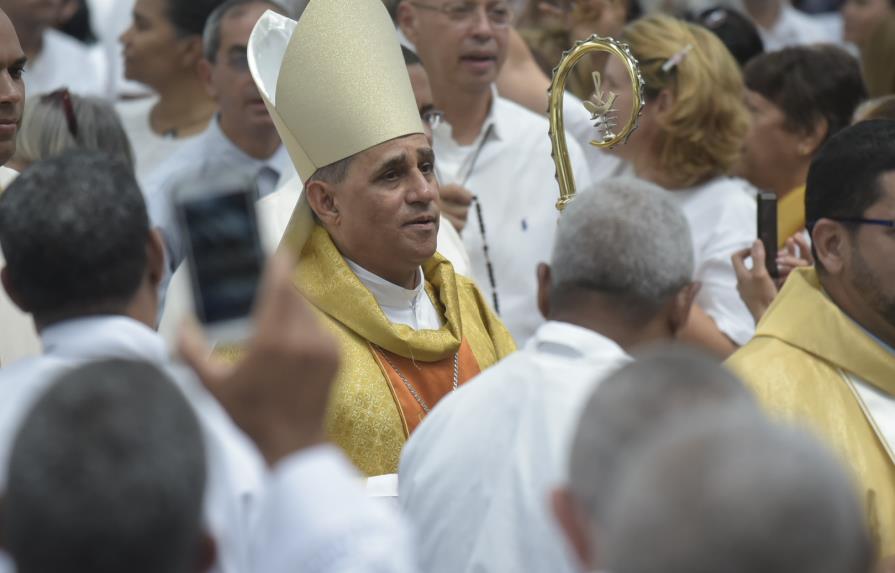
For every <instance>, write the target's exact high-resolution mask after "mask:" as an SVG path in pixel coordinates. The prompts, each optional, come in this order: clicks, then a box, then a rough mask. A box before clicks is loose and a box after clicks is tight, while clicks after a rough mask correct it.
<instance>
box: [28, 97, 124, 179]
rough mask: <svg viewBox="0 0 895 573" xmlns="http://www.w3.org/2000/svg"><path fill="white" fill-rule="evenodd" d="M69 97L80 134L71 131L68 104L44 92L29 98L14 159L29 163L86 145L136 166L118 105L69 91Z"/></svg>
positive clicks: (88, 147) (87, 149)
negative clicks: (114, 105) (43, 94)
mask: <svg viewBox="0 0 895 573" xmlns="http://www.w3.org/2000/svg"><path fill="white" fill-rule="evenodd" d="M69 97H70V98H71V104H72V109H73V111H74V117H75V121H76V122H77V137H75V136H73V135H72V134H71V131H70V130H69V126H68V119H67V118H66V115H65V113H66V112H65V108H64V107H63V105H62V104H61V103H60V102H59V101H57V100H56V99H55V98H44V97H43V96H35V97H32V98H29V99H28V101H27V102H26V104H25V113H24V114H23V115H22V127H21V129H19V135H18V137H17V139H16V153H15V155H14V158H13V161H14V162H15V163H18V164H20V165H25V166H27V165H31V164H32V163H37V162H38V161H43V160H45V159H50V158H51V157H55V156H57V155H60V154H62V153H63V152H65V151H69V150H73V149H83V150H86V151H102V152H103V153H106V154H107V155H109V156H110V157H112V158H113V159H117V160H118V161H121V162H122V163H125V164H127V165H129V166H130V167H131V170H133V167H134V154H133V151H132V149H131V144H130V140H129V139H128V137H127V134H126V133H125V131H124V127H123V126H122V125H121V119H120V118H119V117H118V113H117V112H116V111H115V108H113V107H112V106H111V105H110V104H109V103H108V102H106V101H103V100H101V99H99V98H95V97H82V96H78V95H75V94H69Z"/></svg>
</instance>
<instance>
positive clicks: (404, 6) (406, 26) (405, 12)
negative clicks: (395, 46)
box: [396, 0, 419, 46]
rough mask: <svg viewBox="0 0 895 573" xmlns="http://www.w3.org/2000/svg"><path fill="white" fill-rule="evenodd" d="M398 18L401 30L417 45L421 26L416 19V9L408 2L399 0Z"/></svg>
mask: <svg viewBox="0 0 895 573" xmlns="http://www.w3.org/2000/svg"><path fill="white" fill-rule="evenodd" d="M396 19H397V21H398V27H399V28H401V32H402V33H403V34H404V35H405V36H407V39H408V40H410V43H411V44H413V45H414V46H415V45H416V44H417V43H418V40H419V29H418V28H419V26H418V21H417V19H416V11H415V10H414V9H413V7H412V6H411V5H410V4H408V3H407V2H403V1H400V0H399V2H398V12H397V17H396Z"/></svg>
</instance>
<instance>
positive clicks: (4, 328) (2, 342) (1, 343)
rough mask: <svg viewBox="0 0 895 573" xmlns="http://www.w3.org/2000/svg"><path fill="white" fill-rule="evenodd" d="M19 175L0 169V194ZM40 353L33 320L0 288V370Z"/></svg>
mask: <svg viewBox="0 0 895 573" xmlns="http://www.w3.org/2000/svg"><path fill="white" fill-rule="evenodd" d="M18 175H19V173H18V172H17V171H15V170H13V169H10V168H9V167H0V193H2V192H3V189H6V188H7V187H8V186H9V185H10V184H11V183H12V182H13V181H14V180H15V178H16V177H18ZM4 266H6V262H5V260H4V258H3V251H0V269H2V268H3V267H4ZM40 352H41V346H40V338H38V336H37V331H36V330H35V329H34V320H33V319H32V318H31V315H30V314H25V313H24V312H22V311H21V310H19V307H17V306H16V305H15V304H14V303H13V302H12V301H11V300H10V299H9V296H8V295H7V294H6V289H4V288H3V287H0V368H3V367H4V366H9V365H10V364H12V363H13V362H15V361H16V360H21V359H22V358H29V357H31V356H37V355H38V354H40Z"/></svg>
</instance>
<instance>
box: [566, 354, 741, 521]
mask: <svg viewBox="0 0 895 573" xmlns="http://www.w3.org/2000/svg"><path fill="white" fill-rule="evenodd" d="M722 406H724V407H731V408H734V407H735V408H745V409H749V410H757V406H756V404H755V402H754V400H753V398H752V395H751V394H750V393H749V392H748V390H746V388H745V386H744V385H743V383H742V382H740V380H739V379H738V378H737V377H736V376H734V375H733V374H731V373H730V372H729V371H728V370H726V369H725V368H724V367H722V366H720V365H719V364H718V362H717V361H716V360H715V359H714V358H711V357H709V356H707V355H705V354H703V353H702V352H700V351H697V350H694V349H691V348H685V347H677V346H667V347H661V348H655V349H653V350H650V351H647V352H644V353H642V354H640V355H639V357H638V358H637V360H635V361H634V362H632V363H630V364H628V365H626V366H624V367H622V368H621V369H619V370H618V371H616V372H615V373H614V374H612V375H610V376H609V377H607V378H606V379H605V380H604V381H603V382H602V383H600V385H599V386H598V387H597V389H596V390H595V391H594V393H593V395H592V396H591V397H590V399H589V400H588V403H587V405H586V406H585V408H584V410H583V412H582V414H581V417H580V418H579V422H578V429H577V431H576V434H575V437H574V440H573V443H572V453H571V457H570V465H569V488H570V489H571V492H572V494H573V495H574V497H575V499H576V501H578V502H579V503H581V504H582V505H583V506H584V509H585V511H586V512H587V515H588V516H589V517H590V519H591V521H592V523H593V524H594V525H596V526H598V527H599V526H600V525H601V524H602V522H603V521H604V520H605V518H606V508H607V506H608V504H609V501H610V500H611V499H612V498H613V496H614V490H615V488H616V486H617V483H618V477H619V476H620V475H621V474H622V471H623V469H624V466H625V464H626V463H627V462H628V461H629V460H630V458H631V454H632V452H634V451H635V450H636V449H637V448H638V447H641V446H642V445H643V444H644V443H646V442H647V441H648V440H649V439H651V438H653V437H654V436H656V435H657V434H660V433H662V432H663V431H664V429H665V428H666V426H667V425H668V424H669V423H670V422H671V421H672V420H674V419H676V418H680V417H688V416H690V415H692V414H693V413H694V412H696V411H699V410H702V409H717V408H719V407H722Z"/></svg>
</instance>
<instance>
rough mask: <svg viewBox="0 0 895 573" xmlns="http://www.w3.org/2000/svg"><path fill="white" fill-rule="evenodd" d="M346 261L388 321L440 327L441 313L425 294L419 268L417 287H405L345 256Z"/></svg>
mask: <svg viewBox="0 0 895 573" xmlns="http://www.w3.org/2000/svg"><path fill="white" fill-rule="evenodd" d="M345 262H346V263H347V264H348V268H350V269H351V271H352V272H353V273H354V274H355V275H357V278H358V279H359V280H360V282H361V283H362V284H363V285H364V286H365V287H366V288H367V290H368V291H370V294H372V295H373V298H375V299H376V302H377V303H379V308H381V309H382V312H383V313H385V316H386V317H387V318H388V319H389V321H391V322H392V323H394V324H404V325H406V326H409V327H410V328H412V329H414V330H438V329H439V328H441V316H440V315H439V314H438V310H437V309H436V308H435V305H434V304H432V301H431V300H430V299H429V295H428V294H427V293H426V289H425V279H424V278H423V270H422V269H419V271H418V273H419V275H418V282H417V285H416V288H413V289H406V288H404V287H401V286H398V285H396V284H394V283H391V282H389V281H387V280H385V279H384V278H382V277H380V276H377V275H374V274H373V273H371V272H370V271H368V270H367V269H365V268H363V267H362V266H360V265H359V264H357V263H355V262H354V261H351V260H348V259H345Z"/></svg>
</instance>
